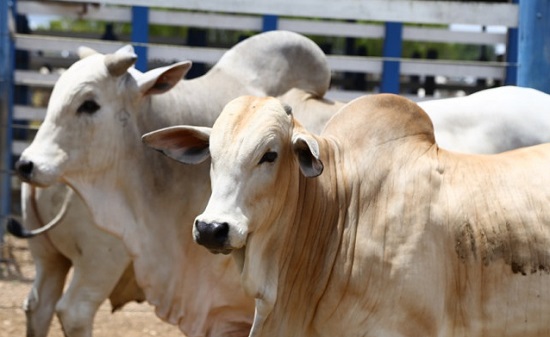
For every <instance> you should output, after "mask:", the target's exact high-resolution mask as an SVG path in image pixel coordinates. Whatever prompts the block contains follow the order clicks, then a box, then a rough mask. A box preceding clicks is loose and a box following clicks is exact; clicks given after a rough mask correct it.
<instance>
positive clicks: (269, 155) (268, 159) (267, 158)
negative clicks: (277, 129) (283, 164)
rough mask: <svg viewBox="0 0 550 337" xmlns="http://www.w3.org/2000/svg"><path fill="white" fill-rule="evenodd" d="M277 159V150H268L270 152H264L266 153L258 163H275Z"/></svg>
mask: <svg viewBox="0 0 550 337" xmlns="http://www.w3.org/2000/svg"><path fill="white" fill-rule="evenodd" d="M275 159H277V152H273V151H268V152H266V153H264V155H263V156H262V159H260V162H259V163H258V165H260V164H262V163H273V162H274V161H275Z"/></svg>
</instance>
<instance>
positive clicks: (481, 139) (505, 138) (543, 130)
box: [418, 86, 550, 154]
mask: <svg viewBox="0 0 550 337" xmlns="http://www.w3.org/2000/svg"><path fill="white" fill-rule="evenodd" d="M418 104H419V105H420V107H422V109H424V110H425V111H426V112H427V113H428V115H429V116H430V118H431V120H432V122H433V124H434V129H435V137H436V140H437V143H438V145H439V146H441V147H442V148H445V149H449V150H453V151H460V152H466V153H485V154H489V153H499V152H504V151H507V150H512V149H517V148H519V147H525V146H530V145H535V144H540V143H546V142H550V133H549V132H548V130H550V95H548V94H545V93H543V92H541V91H538V90H535V89H531V88H521V87H514V86H505V87H497V88H493V89H487V90H482V91H479V92H477V93H474V94H471V95H468V96H464V97H455V98H446V99H439V100H432V101H424V102H420V103H418Z"/></svg>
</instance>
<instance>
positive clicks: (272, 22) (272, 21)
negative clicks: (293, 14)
mask: <svg viewBox="0 0 550 337" xmlns="http://www.w3.org/2000/svg"><path fill="white" fill-rule="evenodd" d="M278 21H279V17H278V16H277V15H264V16H263V20H262V32H267V31H270V30H277V26H278V25H279V23H278Z"/></svg>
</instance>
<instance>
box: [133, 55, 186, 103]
mask: <svg viewBox="0 0 550 337" xmlns="http://www.w3.org/2000/svg"><path fill="white" fill-rule="evenodd" d="M191 65H192V63H191V61H184V62H178V63H175V64H172V65H170V66H166V67H161V68H156V69H153V70H150V71H148V72H146V73H144V74H142V75H141V76H139V77H138V78H137V84H138V87H139V91H140V92H141V93H142V94H143V95H156V94H162V93H164V92H167V91H168V90H170V89H172V88H173V87H174V86H175V85H176V84H178V83H179V81H180V80H181V79H182V78H183V76H185V74H187V72H188V71H189V69H190V68H191Z"/></svg>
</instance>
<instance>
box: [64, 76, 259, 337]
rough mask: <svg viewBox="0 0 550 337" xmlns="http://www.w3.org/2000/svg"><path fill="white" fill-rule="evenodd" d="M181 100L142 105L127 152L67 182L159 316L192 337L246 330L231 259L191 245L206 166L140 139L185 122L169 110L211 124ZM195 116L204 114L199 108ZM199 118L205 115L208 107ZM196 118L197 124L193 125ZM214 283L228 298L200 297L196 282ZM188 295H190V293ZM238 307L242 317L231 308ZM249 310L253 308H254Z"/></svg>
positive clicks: (203, 198)
mask: <svg viewBox="0 0 550 337" xmlns="http://www.w3.org/2000/svg"><path fill="white" fill-rule="evenodd" d="M181 87H182V88H187V86H185V85H182V86H181ZM186 92H189V93H193V92H194V91H192V90H191V89H189V91H186ZM161 97H165V98H163V99H160V98H161ZM178 102H180V100H179V99H178V98H177V97H176V96H175V95H174V94H170V95H159V96H158V97H155V99H150V100H145V101H141V102H139V103H140V110H138V113H137V116H136V119H137V122H136V124H131V123H128V125H127V127H125V128H124V131H123V132H125V134H124V137H123V138H124V139H125V140H126V144H125V147H124V149H125V151H124V153H123V154H121V156H120V158H117V160H116V162H115V165H114V166H113V167H111V168H110V169H109V170H106V171H105V172H103V173H102V174H100V175H98V176H97V177H95V178H94V179H93V180H90V179H88V178H89V177H82V178H78V177H77V178H76V179H71V181H70V182H69V183H70V184H71V185H72V186H74V187H75V189H76V190H77V191H79V193H80V194H81V195H82V196H84V197H85V198H84V199H85V202H86V203H87V204H88V205H89V206H90V209H91V211H92V214H93V216H94V221H95V222H96V223H97V224H98V225H99V226H100V227H102V228H103V229H106V230H107V231H109V232H111V233H113V234H115V235H116V236H118V237H121V238H122V239H123V241H124V243H125V245H126V247H127V248H128V251H129V253H130V255H131V256H132V258H133V261H134V266H135V273H136V279H137V281H138V284H139V285H140V286H141V287H142V288H143V290H144V293H145V295H146V298H147V301H148V302H149V303H151V304H152V305H154V306H155V309H156V312H157V315H158V316H159V317H161V318H162V319H165V320H168V321H170V322H172V323H174V324H178V323H179V325H180V328H181V329H182V330H183V331H184V332H185V333H186V335H188V336H202V335H204V333H205V331H218V330H224V329H231V327H232V326H233V328H234V327H235V326H239V325H240V326H242V325H246V324H248V319H249V318H247V315H246V314H247V313H248V312H250V311H246V310H244V309H242V308H246V304H243V303H242V302H243V299H245V298H246V297H245V296H244V294H243V293H242V290H240V287H239V283H238V277H237V274H236V269H235V266H234V265H233V264H232V260H231V259H230V257H228V256H214V255H212V254H209V253H207V252H205V251H204V248H202V247H200V246H198V245H196V244H195V243H194V242H192V235H190V234H191V226H192V224H193V219H194V217H195V216H196V215H197V214H199V213H200V212H201V211H202V210H203V208H204V205H206V202H207V198H208V195H209V193H210V185H209V179H208V172H209V170H208V166H209V163H204V164H202V165H200V166H185V165H182V164H180V163H177V162H176V161H174V160H172V159H169V158H166V157H165V156H163V155H161V154H160V153H158V152H156V151H154V150H152V149H150V148H147V147H146V146H145V145H143V144H142V142H141V140H140V137H141V135H142V133H143V130H145V126H144V125H147V123H149V122H151V124H152V125H154V123H156V124H157V126H168V125H170V124H171V125H173V123H175V122H174V121H181V120H183V117H181V116H178V115H177V114H174V113H173V112H170V111H169V110H168V111H167V112H166V111H163V110H162V109H161V108H162V107H167V106H171V105H172V104H174V106H176V107H178V108H181V114H180V115H182V116H183V115H185V116H188V117H186V118H187V119H185V122H187V123H190V124H200V123H207V122H206V121H207V120H208V119H205V118H204V116H201V115H199V114H197V113H195V114H187V113H186V111H187V109H188V107H191V106H193V105H192V104H184V103H181V104H180V103H178ZM159 109H161V110H159ZM191 110H193V111H195V112H196V111H199V109H198V108H196V109H191ZM150 111H160V112H159V113H158V114H156V113H155V114H153V113H151V112H150ZM200 112H201V113H202V114H204V113H205V111H204V109H203V110H202V111H200ZM211 115H214V117H215V116H217V115H215V114H213V113H212V114H211ZM195 116H199V117H200V120H199V121H198V122H196V123H193V122H192V120H193V118H194V117H195ZM214 117H212V118H211V120H212V121H213V119H214ZM161 123H165V124H166V125H160V124H161ZM160 231H162V235H161V236H162V238H163V240H155V239H151V238H154V237H158V236H159V233H158V232H160ZM159 258H161V259H162V260H161V261H159V260H158V259H159ZM191 262H192V263H191ZM159 265H162V266H163V267H159ZM204 266H210V267H211V269H210V268H204ZM210 274H214V275H210ZM191 275H195V277H191ZM212 280H216V283H217V284H215V285H214V284H212V286H205V287H204V289H212V288H214V287H219V288H220V294H223V295H217V296H212V295H211V294H205V295H204V296H197V294H196V289H195V285H196V284H197V282H198V283H201V284H205V283H208V282H211V281H212ZM220 280H223V281H220ZM191 289H193V291H189V290H191ZM233 306H235V307H237V308H238V309H237V310H240V311H237V310H232V308H233ZM251 306H252V303H250V305H249V307H250V308H249V310H252V308H251ZM242 311H246V313H244V314H243V312H242ZM191 313H193V315H190V314H191ZM217 321H221V322H220V323H217ZM212 325H215V326H216V327H215V328H214V327H212Z"/></svg>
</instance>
